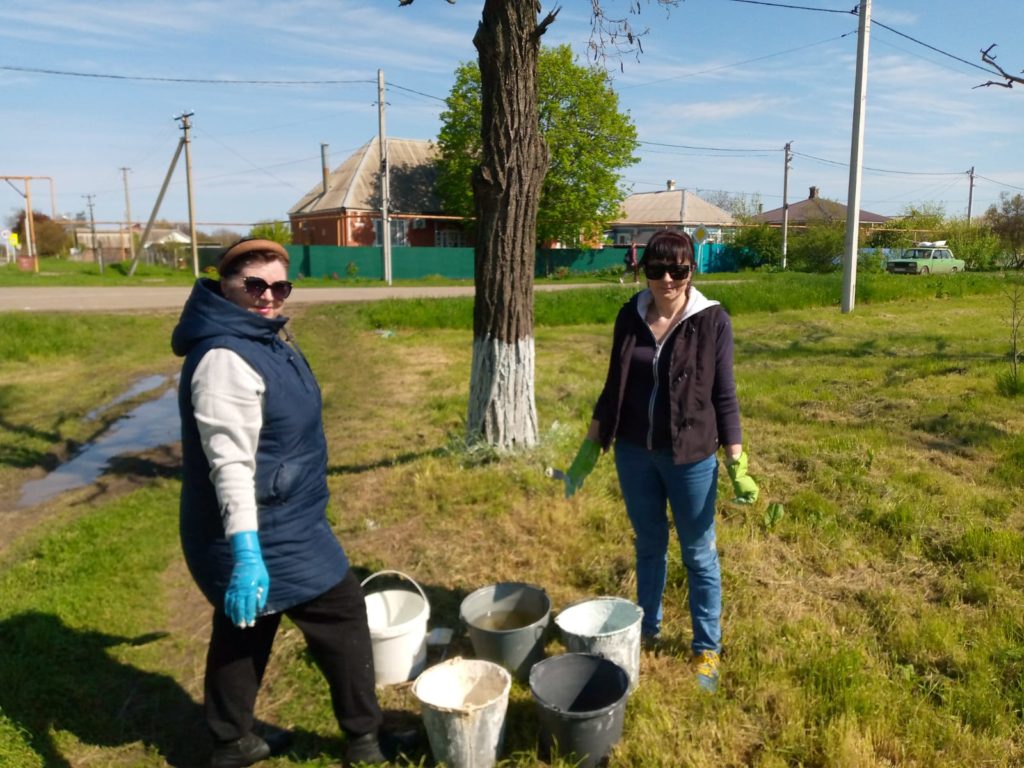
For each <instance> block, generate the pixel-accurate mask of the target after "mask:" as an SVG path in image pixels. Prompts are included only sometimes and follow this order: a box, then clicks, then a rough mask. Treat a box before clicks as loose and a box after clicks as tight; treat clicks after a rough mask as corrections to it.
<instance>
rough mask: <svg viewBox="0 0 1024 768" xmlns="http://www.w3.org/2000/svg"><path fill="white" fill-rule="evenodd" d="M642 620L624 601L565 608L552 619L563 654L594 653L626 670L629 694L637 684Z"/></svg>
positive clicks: (638, 609)
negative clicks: (560, 641)
mask: <svg viewBox="0 0 1024 768" xmlns="http://www.w3.org/2000/svg"><path fill="white" fill-rule="evenodd" d="M643 618H644V611H643V608H641V607H640V606H639V605H637V604H636V603H632V602H630V601H629V600H626V599H625V598H622V597H595V598H592V599H589V600H581V601H580V602H578V603H573V604H572V605H570V606H569V607H568V608H565V609H564V610H563V611H561V612H560V613H559V614H558V615H557V616H556V617H555V624H556V625H557V626H558V629H559V630H560V631H561V635H562V642H564V643H565V647H566V649H567V650H569V651H572V652H574V653H596V654H597V655H598V656H604V657H605V658H606V659H611V660H612V661H614V662H615V663H616V664H618V665H619V666H620V667H622V668H623V669H624V670H626V673H627V674H628V675H629V690H630V692H632V691H633V690H634V689H635V688H636V686H637V684H638V683H639V682H640V624H641V622H642V621H643Z"/></svg>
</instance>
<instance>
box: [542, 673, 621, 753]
mask: <svg viewBox="0 0 1024 768" xmlns="http://www.w3.org/2000/svg"><path fill="white" fill-rule="evenodd" d="M530 693H532V694H533V700H534V701H535V702H536V704H537V718H538V721H539V726H540V727H539V741H540V744H539V746H540V757H541V759H543V760H550V759H551V758H552V757H553V756H555V755H557V756H558V757H562V758H565V757H570V756H572V757H570V759H574V760H577V761H579V762H578V763H577V765H578V766H579V767H580V768H593V767H594V766H598V765H604V764H605V762H606V761H607V759H608V756H609V755H610V754H611V751H612V749H613V748H614V747H615V745H616V744H617V743H618V741H619V739H620V738H622V723H623V720H624V717H625V713H626V699H627V698H628V697H629V674H628V673H627V672H626V670H624V669H623V668H622V667H620V666H619V665H618V664H616V663H615V662H614V661H611V660H609V659H606V658H604V657H602V656H598V655H596V654H592V653H564V654H562V655H561V656H552V657H551V658H549V659H544V661H540V662H538V663H537V664H535V665H534V667H533V669H532V670H530Z"/></svg>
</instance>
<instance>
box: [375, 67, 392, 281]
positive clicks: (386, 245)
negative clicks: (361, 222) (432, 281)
mask: <svg viewBox="0 0 1024 768" xmlns="http://www.w3.org/2000/svg"><path fill="white" fill-rule="evenodd" d="M377 119H378V122H379V132H380V138H379V141H380V242H381V258H382V259H383V261H384V280H385V281H386V282H387V284H388V285H391V219H390V217H389V216H388V205H390V203H391V199H390V198H391V192H390V189H389V186H388V176H389V174H388V138H387V132H386V131H385V130H384V70H383V69H378V70H377Z"/></svg>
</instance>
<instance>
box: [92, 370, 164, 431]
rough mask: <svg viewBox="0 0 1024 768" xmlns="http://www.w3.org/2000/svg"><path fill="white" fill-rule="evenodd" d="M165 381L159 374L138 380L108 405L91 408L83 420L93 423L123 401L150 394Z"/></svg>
mask: <svg viewBox="0 0 1024 768" xmlns="http://www.w3.org/2000/svg"><path fill="white" fill-rule="evenodd" d="M166 381H167V377H166V376H161V375H160V374H157V375H155V376H147V377H146V378H144V379H139V380H138V381H137V382H135V383H134V384H132V385H131V386H130V387H129V388H128V389H126V390H125V391H124V392H122V393H121V394H120V395H118V396H117V397H115V398H114V399H113V400H111V401H110V402H109V403H106V404H104V405H101V406H100V407H99V408H93V409H92V410H91V411H89V412H88V413H87V414H85V418H86V420H87V421H95V420H96V419H98V418H99V417H100V416H102V415H103V414H104V413H106V412H107V411H109V410H110V409H111V408H113V407H114V406H115V405H120V404H121V403H123V402H124V401H125V400H131V399H132V398H133V397H138V396H139V395H141V394H143V393H145V392H150V391H152V390H154V389H156V388H157V387H159V386H160V385H161V384H164V383H165V382H166Z"/></svg>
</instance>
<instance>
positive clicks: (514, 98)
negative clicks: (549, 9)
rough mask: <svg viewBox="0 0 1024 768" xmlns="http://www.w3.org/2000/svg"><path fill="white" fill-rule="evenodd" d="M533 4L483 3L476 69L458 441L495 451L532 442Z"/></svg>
mask: <svg viewBox="0 0 1024 768" xmlns="http://www.w3.org/2000/svg"><path fill="white" fill-rule="evenodd" d="M539 13H540V4H539V3H538V2H537V0H486V2H485V3H484V9H483V17H482V19H481V21H480V26H479V27H478V28H477V32H476V35H475V36H474V38H473V44H474V45H475V46H476V49H477V52H478V54H479V60H480V81H481V104H482V111H483V114H482V117H483V121H482V129H481V133H482V136H481V138H482V149H483V151H482V158H481V162H480V166H479V167H478V168H477V169H476V171H475V172H474V174H473V194H474V198H475V201H476V214H477V218H476V254H475V284H476V298H475V300H474V305H473V368H472V373H471V376H470V382H469V413H468V418H467V433H468V435H467V436H468V438H469V440H470V441H479V440H483V441H485V442H487V443H488V444H490V445H492V446H494V447H496V448H499V449H503V450H512V449H515V448H528V447H531V446H533V445H536V443H537V405H536V403H535V401H534V390H533V380H534V346H533V271H534V258H535V252H536V245H537V243H536V236H537V206H538V202H539V200H540V190H541V185H542V184H543V182H544V175H545V173H546V172H547V167H548V150H547V145H546V144H545V143H544V139H543V137H542V136H541V133H540V122H539V113H538V107H537V57H538V54H539V50H540V38H541V35H543V34H544V31H545V30H546V29H547V27H548V25H549V24H551V22H553V21H554V19H555V15H556V14H557V11H555V12H554V13H551V14H548V16H547V17H546V18H545V19H544V20H543V21H541V22H538V19H537V16H538V14H539Z"/></svg>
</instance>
